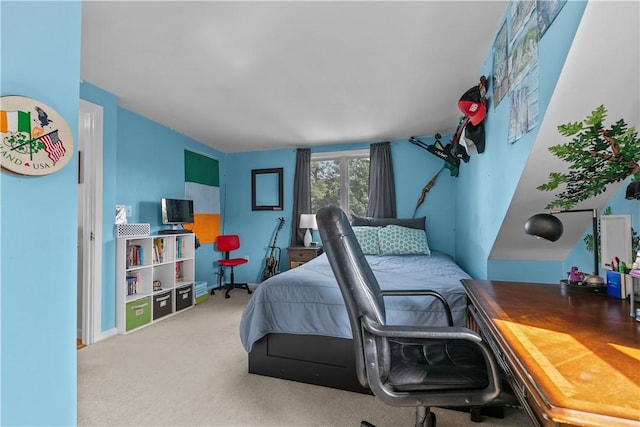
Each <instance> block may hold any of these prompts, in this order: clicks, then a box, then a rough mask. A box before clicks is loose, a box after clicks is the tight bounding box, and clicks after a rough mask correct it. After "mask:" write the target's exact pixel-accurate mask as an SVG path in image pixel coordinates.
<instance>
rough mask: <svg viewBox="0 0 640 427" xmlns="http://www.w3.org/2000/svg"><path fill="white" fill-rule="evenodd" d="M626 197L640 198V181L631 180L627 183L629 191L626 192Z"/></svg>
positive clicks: (628, 198) (629, 198)
mask: <svg viewBox="0 0 640 427" xmlns="http://www.w3.org/2000/svg"><path fill="white" fill-rule="evenodd" d="M625 199H627V200H634V199H640V181H631V183H630V184H629V185H627V191H626V192H625Z"/></svg>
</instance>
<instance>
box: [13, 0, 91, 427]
mask: <svg viewBox="0 0 640 427" xmlns="http://www.w3.org/2000/svg"><path fill="white" fill-rule="evenodd" d="M1 13H2V15H1V17H0V19H1V24H2V25H1V34H2V75H1V84H0V87H1V88H2V89H1V90H2V93H1V95H2V96H5V95H22V96H27V97H30V98H34V99H37V100H40V101H42V102H44V103H45V104H47V105H49V106H50V107H52V108H54V109H55V110H56V111H57V112H58V113H60V114H61V115H62V117H64V119H65V121H66V122H67V123H68V124H69V127H70V128H71V130H72V131H73V135H74V139H77V136H78V133H77V128H78V102H79V98H80V97H79V85H78V82H79V81H80V28H81V18H82V17H81V7H80V2H6V1H4V2H2V10H1ZM76 147H77V144H76ZM76 147H74V148H75V150H76V151H77V148H76ZM77 165H78V163H77V155H75V154H74V156H73V158H72V159H71V161H70V163H69V164H68V165H67V166H66V167H65V168H64V169H62V170H61V171H59V172H56V173H54V174H52V175H46V176H40V177H20V176H12V175H9V174H6V173H4V172H2V173H1V175H0V190H1V191H0V194H2V211H1V217H0V233H1V245H0V263H1V265H2V268H1V273H0V274H1V275H0V277H1V282H2V286H1V288H0V303H1V310H0V311H1V313H2V314H1V317H0V319H1V321H0V328H1V336H2V338H1V341H0V342H1V345H0V347H1V350H2V362H1V365H0V366H1V367H0V377H1V380H0V381H1V386H0V390H2V395H1V397H0V398H1V405H0V407H1V408H2V409H1V411H2V413H1V414H0V423H1V424H2V425H11V426H19V425H29V426H36V425H47V426H51V425H74V424H75V422H76V406H77V405H76V394H77V388H76V357H77V351H76V347H75V339H76V298H77V287H76V283H77V281H76V278H77V277H76V276H77V272H76V265H77V226H78V219H77V206H78V202H77V200H78V188H77V180H76V178H77Z"/></svg>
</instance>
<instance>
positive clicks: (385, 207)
mask: <svg viewBox="0 0 640 427" xmlns="http://www.w3.org/2000/svg"><path fill="white" fill-rule="evenodd" d="M369 150H370V152H369V162H370V163H369V203H368V204H367V216H369V217H372V218H395V217H396V186H395V180H394V179H393V162H392V161H391V143H390V142H388V141H387V142H379V143H376V144H371V147H370V149H369Z"/></svg>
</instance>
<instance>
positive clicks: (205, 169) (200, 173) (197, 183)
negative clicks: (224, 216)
mask: <svg viewBox="0 0 640 427" xmlns="http://www.w3.org/2000/svg"><path fill="white" fill-rule="evenodd" d="M184 194H185V198H187V199H191V200H193V210H194V223H193V224H186V225H185V228H187V229H189V230H192V231H193V232H194V233H195V235H196V236H197V237H198V240H199V241H200V243H203V244H204V243H213V242H215V240H216V237H217V236H218V235H219V234H220V167H219V163H218V160H217V159H214V158H211V157H209V156H206V155H203V154H199V153H196V152H193V151H190V150H184Z"/></svg>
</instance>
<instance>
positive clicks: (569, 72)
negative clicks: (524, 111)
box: [490, 1, 640, 261]
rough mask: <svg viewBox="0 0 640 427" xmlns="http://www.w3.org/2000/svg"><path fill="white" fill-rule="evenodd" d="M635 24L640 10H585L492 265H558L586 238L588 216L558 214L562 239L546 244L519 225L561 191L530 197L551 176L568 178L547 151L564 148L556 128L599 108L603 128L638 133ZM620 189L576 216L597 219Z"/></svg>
mask: <svg viewBox="0 0 640 427" xmlns="http://www.w3.org/2000/svg"><path fill="white" fill-rule="evenodd" d="M639 21H640V3H638V2H600V1H590V2H589V3H588V4H587V7H586V9H585V12H584V15H583V17H582V21H581V23H580V27H579V28H578V31H577V33H576V36H575V39H574V42H573V45H572V46H571V50H570V52H569V55H568V57H567V59H566V62H565V65H564V68H563V70H562V73H561V75H560V78H559V80H558V83H557V85H556V89H555V91H554V93H553V96H552V99H551V102H550V104H549V107H548V108H547V111H546V114H545V116H544V119H543V120H542V123H541V125H540V130H539V132H538V136H537V139H536V142H535V145H534V147H533V149H532V151H531V153H530V155H529V158H528V160H527V163H526V166H525V168H524V172H523V174H522V176H521V177H520V180H519V182H518V186H517V188H516V191H515V194H514V195H513V198H512V200H511V204H510V206H509V210H508V212H507V214H506V217H505V219H504V221H503V223H502V227H501V228H500V231H499V234H498V238H497V240H496V242H495V244H494V246H493V249H492V251H491V254H490V258H491V259H521V260H528V259H537V260H549V261H559V260H563V259H564V258H565V257H566V255H567V253H568V252H569V251H570V250H571V249H572V248H573V247H574V246H575V245H576V243H577V242H578V239H580V237H581V236H582V235H583V234H584V233H585V231H587V230H591V228H590V227H591V215H590V214H589V213H584V214H578V213H574V214H564V215H563V216H562V218H561V220H562V222H563V224H564V228H565V230H564V234H563V237H562V238H561V239H560V240H558V241H557V242H555V243H551V242H548V241H545V240H538V239H534V238H532V237H530V236H527V235H525V234H524V223H525V222H526V220H527V218H529V217H530V216H531V215H534V214H536V213H539V212H541V211H542V212H543V211H544V207H545V206H546V205H547V204H548V203H549V202H551V201H552V200H553V199H554V198H555V194H557V193H558V192H559V191H561V190H562V189H559V190H558V191H554V192H547V191H539V190H536V187H537V186H539V185H541V184H544V183H545V182H547V180H548V178H549V173H550V172H552V171H566V170H567V166H568V164H567V163H565V162H563V161H561V160H559V159H557V158H556V157H555V156H553V155H552V154H551V153H550V152H549V150H548V148H549V147H550V146H552V145H556V144H560V143H565V142H567V141H568V140H567V139H565V137H563V136H561V135H560V134H559V133H558V130H557V126H558V125H560V124H564V123H569V122H577V121H582V120H583V119H584V118H585V117H587V115H589V114H591V112H592V111H593V110H594V109H595V108H596V107H598V106H599V105H604V106H605V107H606V108H607V110H608V116H607V117H608V118H607V120H606V124H607V127H609V125H610V124H612V123H614V122H616V121H617V120H619V119H621V118H622V119H624V120H625V121H626V122H627V124H628V125H629V126H632V127H635V128H636V129H640V126H639V125H640V26H639ZM623 185H624V183H617V184H613V185H610V186H608V187H607V190H606V191H605V192H604V193H602V194H601V195H599V196H598V197H595V198H592V199H590V200H587V201H585V202H582V203H580V204H579V205H577V206H576V207H575V209H593V208H596V209H598V211H599V212H602V210H603V209H604V208H605V207H606V206H607V205H608V204H609V201H610V200H611V198H612V197H613V195H615V194H616V193H617V192H618V191H620V189H621V187H622V186H623ZM635 203H637V202H635ZM638 208H639V209H640V206H638Z"/></svg>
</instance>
